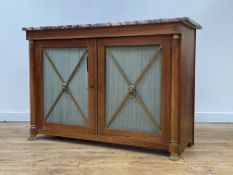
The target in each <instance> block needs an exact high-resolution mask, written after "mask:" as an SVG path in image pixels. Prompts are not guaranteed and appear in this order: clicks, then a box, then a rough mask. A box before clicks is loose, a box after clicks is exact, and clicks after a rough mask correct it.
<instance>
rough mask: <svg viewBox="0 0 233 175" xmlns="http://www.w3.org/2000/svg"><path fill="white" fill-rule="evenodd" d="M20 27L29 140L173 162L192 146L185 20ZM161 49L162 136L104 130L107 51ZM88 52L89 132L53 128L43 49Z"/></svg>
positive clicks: (189, 36)
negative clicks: (49, 138)
mask: <svg viewBox="0 0 233 175" xmlns="http://www.w3.org/2000/svg"><path fill="white" fill-rule="evenodd" d="M114 25H115V24H105V25H103V26H102V24H98V25H96V26H95V25H93V26H92V25H86V26H85V25H84V26H81V27H80V26H77V27H75V26H71V27H70V26H63V27H51V28H50V27H45V28H24V30H26V31H27V39H28V40H29V57H30V60H29V61H30V106H31V126H30V136H31V137H30V140H34V139H35V137H36V135H37V134H50V135H56V136H63V137H70V138H80V139H84V140H93V141H101V142H109V143H118V144H125V145H134V146H140V147H147V148H157V149H162V150H167V151H169V152H170V153H171V159H172V160H177V157H178V155H179V154H180V153H181V152H182V151H183V150H184V149H185V148H186V147H187V146H191V145H193V144H194V92H195V47H196V44H195V42H196V29H200V28H201V26H200V25H198V24H197V23H195V22H193V21H192V20H190V19H187V18H180V19H179V18H178V19H171V20H169V19H166V20H155V21H154V22H153V21H152V22H151V21H150V22H142V23H140V22H136V23H132V24H131V23H130V24H129V25H121V23H120V24H117V25H115V26H114ZM153 44H154V45H157V44H158V45H161V46H162V47H163V50H162V54H163V60H162V98H161V101H162V103H161V104H162V117H161V126H162V128H161V135H152V134H148V133H145V132H135V133H133V132H128V131H119V130H113V129H106V128H105V127H104V123H105V121H104V120H105V109H104V108H105V53H104V48H105V47H106V46H116V45H118V46H119V45H127V46H129V45H153ZM80 46H81V47H87V48H88V54H89V59H88V67H89V69H88V70H89V72H88V74H89V78H90V79H89V87H88V93H89V104H88V105H89V111H90V113H91V115H90V116H89V118H88V119H89V123H90V126H89V127H83V126H69V125H63V124H51V123H49V124H48V123H45V122H44V121H43V112H42V111H43V76H42V64H43V63H42V59H41V56H42V55H41V49H42V48H43V47H80Z"/></svg>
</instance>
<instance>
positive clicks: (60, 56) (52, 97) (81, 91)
mask: <svg viewBox="0 0 233 175" xmlns="http://www.w3.org/2000/svg"><path fill="white" fill-rule="evenodd" d="M35 61H36V68H35V76H36V83H37V85H36V87H37V94H36V107H37V114H36V115H37V126H38V129H39V130H41V131H42V133H43V131H44V132H45V133H48V134H49V133H51V134H55V135H61V136H72V135H73V136H74V137H75V135H76V134H96V105H95V102H96V90H95V87H96V73H95V72H96V67H95V65H96V64H95V42H94V40H92V39H77V40H44V41H36V43H35Z"/></svg>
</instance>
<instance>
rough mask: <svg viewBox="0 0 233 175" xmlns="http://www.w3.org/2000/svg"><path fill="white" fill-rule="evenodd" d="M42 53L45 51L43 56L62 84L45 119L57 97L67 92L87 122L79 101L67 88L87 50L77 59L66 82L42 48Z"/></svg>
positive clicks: (57, 99)
mask: <svg viewBox="0 0 233 175" xmlns="http://www.w3.org/2000/svg"><path fill="white" fill-rule="evenodd" d="M44 53H45V56H46V58H47V59H48V61H49V63H50V65H51V66H52V68H53V70H54V72H55V74H56V75H57V77H58V78H59V80H60V81H61V85H62V89H61V91H60V92H59V94H58V96H57V98H56V99H55V101H54V102H53V104H52V105H51V107H50V108H49V111H48V113H47V114H46V116H45V120H48V118H49V117H50V114H51V113H52V111H53V109H54V107H55V106H56V104H57V103H58V101H59V99H60V98H61V96H62V95H63V94H64V93H67V95H69V97H70V98H71V100H72V101H73V103H74V104H75V106H76V108H77V110H78V111H79V113H80V115H81V117H82V118H83V119H84V121H85V122H86V123H87V119H86V117H85V115H84V113H83V112H82V109H81V107H80V105H79V103H78V102H77V100H75V98H74V96H73V94H72V92H71V91H70V89H69V83H70V82H71V81H72V78H73V77H74V75H75V72H76V71H77V70H78V68H79V67H80V65H81V63H82V60H83V59H84V58H85V55H86V54H87V50H85V51H84V52H83V53H82V55H81V57H80V58H79V61H78V63H77V64H76V66H75V68H74V70H73V71H72V73H71V74H70V76H69V78H68V80H67V82H66V81H65V80H64V79H63V78H62V76H61V74H60V73H59V71H58V70H57V68H56V66H55V64H54V63H53V61H52V58H51V57H50V56H49V54H48V53H47V52H46V51H45V50H44Z"/></svg>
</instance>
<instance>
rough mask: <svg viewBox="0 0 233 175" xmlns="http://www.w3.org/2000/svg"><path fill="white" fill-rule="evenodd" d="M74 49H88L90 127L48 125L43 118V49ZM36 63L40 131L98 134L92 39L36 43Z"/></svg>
mask: <svg viewBox="0 0 233 175" xmlns="http://www.w3.org/2000/svg"><path fill="white" fill-rule="evenodd" d="M50 47H51V48H62V47H66V48H69V47H70V48H74V47H87V50H88V51H87V52H88V60H87V61H88V108H89V116H88V123H89V126H88V127H86V126H78V125H77V126H76V125H64V124H58V123H47V122H45V121H44V116H43V106H44V104H43V72H42V70H43V68H42V67H43V59H42V49H43V48H50ZM35 62H36V65H37V66H36V67H35V71H36V79H37V81H36V83H37V84H36V87H37V92H38V93H37V95H38V96H37V101H36V104H37V106H38V109H37V115H38V116H37V128H38V129H46V128H49V129H55V128H60V129H63V130H64V132H65V131H66V130H67V129H68V130H69V132H71V131H73V132H79V133H85V134H87V133H90V134H96V103H95V102H96V91H95V86H96V74H95V71H96V63H95V62H96V57H95V42H94V40H92V39H82V40H69V41H65V40H57V41H49V40H46V41H36V43H35Z"/></svg>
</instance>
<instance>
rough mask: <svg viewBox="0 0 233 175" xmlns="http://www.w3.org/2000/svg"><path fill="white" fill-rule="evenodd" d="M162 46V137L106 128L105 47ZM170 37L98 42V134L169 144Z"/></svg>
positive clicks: (126, 38)
mask: <svg viewBox="0 0 233 175" xmlns="http://www.w3.org/2000/svg"><path fill="white" fill-rule="evenodd" d="M143 45H160V46H162V55H163V56H162V88H161V89H162V97H161V101H162V106H161V123H160V125H161V130H162V133H161V135H152V134H149V133H147V132H129V131H121V130H115V129H107V128H105V92H106V91H105V76H106V75H105V69H106V67H105V47H107V46H143ZM170 61H171V59H170V37H161V36H146V37H122V38H107V39H100V40H98V134H99V135H107V136H119V137H128V139H132V138H133V139H138V140H141V141H143V142H145V144H146V142H154V143H169V135H168V134H167V132H163V131H164V130H169V128H170V91H171V90H170V89H169V88H170V75H171V73H170V71H171V66H170V65H171V63H170Z"/></svg>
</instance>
